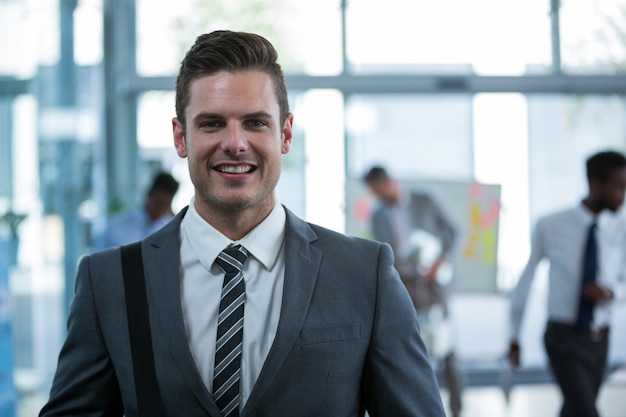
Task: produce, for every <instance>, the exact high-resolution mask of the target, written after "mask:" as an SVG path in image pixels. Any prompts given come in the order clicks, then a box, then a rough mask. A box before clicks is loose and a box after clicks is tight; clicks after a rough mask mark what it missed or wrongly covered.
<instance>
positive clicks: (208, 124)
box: [200, 120, 220, 129]
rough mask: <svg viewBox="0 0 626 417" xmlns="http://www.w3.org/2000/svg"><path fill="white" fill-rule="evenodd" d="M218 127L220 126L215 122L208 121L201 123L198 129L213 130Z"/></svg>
mask: <svg viewBox="0 0 626 417" xmlns="http://www.w3.org/2000/svg"><path fill="white" fill-rule="evenodd" d="M219 126H220V123H219V122H217V121H215V120H212V121H208V122H202V123H201V124H200V127H201V128H204V129H214V128H216V127H219Z"/></svg>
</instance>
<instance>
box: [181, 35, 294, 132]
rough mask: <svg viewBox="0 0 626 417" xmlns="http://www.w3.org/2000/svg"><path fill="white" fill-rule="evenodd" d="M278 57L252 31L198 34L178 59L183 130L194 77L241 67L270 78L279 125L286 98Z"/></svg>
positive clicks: (286, 102) (272, 48) (271, 48)
mask: <svg viewBox="0 0 626 417" xmlns="http://www.w3.org/2000/svg"><path fill="white" fill-rule="evenodd" d="M277 60H278V53H277V52H276V49H274V47H273V46H272V44H271V43H270V42H269V41H268V40H267V39H265V38H264V37H262V36H260V35H257V34H254V33H247V32H232V31H229V30H218V31H215V32H211V33H206V34H204V35H200V36H198V38H197V39H196V43H195V44H194V45H193V46H192V47H191V48H190V49H189V51H188V52H187V54H186V55H185V58H184V59H183V61H182V62H181V64H180V71H179V72H178V77H177V78H176V117H177V118H178V120H179V121H180V123H181V125H182V127H183V129H185V128H186V120H185V109H186V108H187V105H189V85H190V84H191V82H192V81H193V80H195V79H197V78H199V77H203V76H207V75H214V74H216V73H218V72H220V71H228V72H231V73H234V72H237V71H243V70H259V71H263V72H265V73H267V74H269V75H270V76H271V77H272V81H273V82H274V92H275V94H276V98H277V99H278V106H279V108H280V123H281V125H282V124H283V123H284V122H285V120H286V119H287V116H288V114H289V101H288V98H287V86H286V84H285V76H284V74H283V71H282V69H281V67H280V65H279V64H278V62H277Z"/></svg>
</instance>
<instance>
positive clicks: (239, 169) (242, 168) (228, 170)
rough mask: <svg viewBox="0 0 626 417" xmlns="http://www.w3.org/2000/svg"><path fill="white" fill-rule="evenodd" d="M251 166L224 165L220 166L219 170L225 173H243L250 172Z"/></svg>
mask: <svg viewBox="0 0 626 417" xmlns="http://www.w3.org/2000/svg"><path fill="white" fill-rule="evenodd" d="M251 170H252V167H251V166H250V165H237V166H225V167H220V171H222V172H225V173H227V174H244V173H246V172H250V171H251Z"/></svg>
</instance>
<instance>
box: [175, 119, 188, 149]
mask: <svg viewBox="0 0 626 417" xmlns="http://www.w3.org/2000/svg"><path fill="white" fill-rule="evenodd" d="M172 132H173V134H174V147H175V148H176V153H177V154H178V156H180V157H181V158H186V157H187V143H186V142H185V129H184V128H183V125H182V123H181V122H180V120H178V118H177V117H174V118H173V119H172Z"/></svg>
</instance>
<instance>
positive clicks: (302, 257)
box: [241, 209, 322, 417]
mask: <svg viewBox="0 0 626 417" xmlns="http://www.w3.org/2000/svg"><path fill="white" fill-rule="evenodd" d="M285 211H286V212H287V230H286V235H285V243H284V244H285V282H284V286H283V299H282V306H281V311H280V319H279V322H278V329H277V331H276V337H275V338H274V343H273V344H272V347H271V349H270V351H269V353H268V355H267V358H266V360H265V363H264V364H263V368H262V369H261V373H260V375H259V378H258V379H257V381H256V383H255V385H254V388H253V389H252V392H251V393H250V397H249V398H248V401H247V403H246V405H245V407H244V409H243V411H242V414H241V416H242V417H245V416H252V415H254V408H255V407H256V406H257V404H258V403H259V401H260V399H261V398H262V396H263V394H264V393H265V391H266V390H267V388H268V386H269V385H270V384H271V383H272V381H273V380H274V378H275V376H276V374H277V372H278V370H279V369H280V367H281V366H282V364H283V362H284V361H285V359H286V358H287V355H288V354H289V352H290V351H291V348H292V346H293V344H294V343H295V342H296V341H297V340H298V338H299V336H300V330H301V329H302V325H303V323H304V319H305V318H306V315H307V311H308V309H309V304H310V302H311V297H312V295H313V290H314V289H315V283H316V281H317V275H318V271H319V266H320V263H321V260H322V252H321V251H319V250H318V249H316V248H314V247H312V246H311V245H310V243H311V242H312V241H314V240H316V239H317V236H316V235H315V233H314V232H313V230H312V229H311V228H310V227H309V225H308V224H307V223H305V222H304V221H302V220H300V219H299V218H297V217H296V216H295V215H294V214H292V213H291V212H290V211H289V210H287V209H285Z"/></svg>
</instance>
